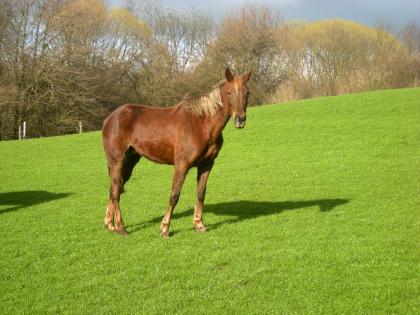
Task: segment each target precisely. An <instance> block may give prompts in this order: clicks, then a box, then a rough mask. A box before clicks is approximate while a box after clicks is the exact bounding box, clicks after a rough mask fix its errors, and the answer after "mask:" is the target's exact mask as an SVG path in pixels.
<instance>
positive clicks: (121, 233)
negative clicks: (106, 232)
mask: <svg viewBox="0 0 420 315" xmlns="http://www.w3.org/2000/svg"><path fill="white" fill-rule="evenodd" d="M115 232H117V233H118V234H120V235H122V236H125V235H127V234H128V233H127V230H126V229H125V228H124V227H123V228H121V229H119V230H116V231H115Z"/></svg>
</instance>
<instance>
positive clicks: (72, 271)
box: [0, 89, 420, 314]
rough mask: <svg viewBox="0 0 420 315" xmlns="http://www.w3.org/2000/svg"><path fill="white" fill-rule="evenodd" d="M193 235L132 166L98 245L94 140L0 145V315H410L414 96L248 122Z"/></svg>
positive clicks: (151, 179) (346, 102)
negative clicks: (117, 217)
mask: <svg viewBox="0 0 420 315" xmlns="http://www.w3.org/2000/svg"><path fill="white" fill-rule="evenodd" d="M224 136H225V144H224V148H223V150H222V151H221V154H220V156H219V158H218V159H217V161H216V164H215V167H214V168H213V171H212V174H211V176H210V179H209V183H208V189H207V199H206V209H205V214H204V215H205V216H204V219H205V223H206V224H207V226H208V228H209V231H208V232H207V233H206V234H198V233H196V232H194V230H193V226H192V207H193V205H194V201H195V173H196V171H195V170H191V172H190V174H189V176H188V178H187V180H186V183H185V185H184V188H183V191H182V194H181V199H180V202H179V204H178V206H177V208H176V209H175V214H174V219H173V221H172V225H171V230H172V232H173V236H172V237H171V238H170V239H168V240H165V239H162V238H161V237H160V236H159V223H160V220H161V218H162V216H163V214H164V212H165V209H166V205H167V199H168V196H169V190H170V186H171V177H172V167H170V166H164V165H157V164H153V163H151V162H149V161H146V160H142V161H141V162H140V164H139V165H138V166H137V167H136V169H135V172H134V174H133V177H132V179H131V180H130V182H129V183H128V184H127V187H126V188H127V191H126V193H125V194H124V195H123V196H122V201H121V206H122V209H123V217H124V220H125V223H126V226H127V230H128V232H129V235H128V236H126V237H121V236H119V235H116V234H112V233H109V232H107V231H106V230H105V229H104V227H103V215H104V210H105V206H106V201H107V191H108V178H107V170H106V164H105V159H104V156H103V152H102V147H101V138H100V133H99V132H93V133H86V134H83V135H74V136H65V137H53V138H45V139H35V140H25V141H10V142H2V143H0V248H1V251H0V257H1V258H0V279H1V286H0V302H1V303H0V313H1V314H17V313H27V314H35V313H42V314H46V313H51V314H57V313H80V314H115V313H120V314H121V313H122V314H125V313H129V314H139V313H144V314H162V313H168V314H175V313H180V314H184V313H185V314H226V313H230V314H271V313H272V314H281V313H285V314H290V313H295V314H337V313H340V314H342V313H347V314H387V313H397V314H418V313H419V311H420V297H419V296H420V265H419V259H420V247H419V240H420V227H419V223H420V89H403V90H389V91H378V92H373V93H366V94H356V95H347V96H340V97H328V98H319V99H313V100H305V101H299V102H293V103H288V104H283V105H277V106H276V105H273V106H263V107H257V108H251V109H250V110H249V113H248V123H247V126H246V128H245V129H243V130H235V129H234V128H233V127H232V124H231V123H229V125H228V127H227V128H226V130H225V133H224Z"/></svg>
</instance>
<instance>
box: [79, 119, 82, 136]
mask: <svg viewBox="0 0 420 315" xmlns="http://www.w3.org/2000/svg"><path fill="white" fill-rule="evenodd" d="M82 131H83V128H82V122H81V121H79V133H82Z"/></svg>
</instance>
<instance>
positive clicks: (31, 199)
mask: <svg viewBox="0 0 420 315" xmlns="http://www.w3.org/2000/svg"><path fill="white" fill-rule="evenodd" d="M69 195H71V194H70V193H51V192H48V191H37V190H29V191H12V192H3V193H0V207H1V206H4V205H6V206H11V207H9V208H6V209H1V210H0V214H4V213H7V212H12V211H17V210H20V209H23V208H27V207H30V206H34V205H37V204H41V203H44V202H49V201H52V200H57V199H61V198H66V197H68V196H69Z"/></svg>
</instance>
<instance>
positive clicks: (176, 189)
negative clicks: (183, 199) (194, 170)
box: [160, 165, 189, 237]
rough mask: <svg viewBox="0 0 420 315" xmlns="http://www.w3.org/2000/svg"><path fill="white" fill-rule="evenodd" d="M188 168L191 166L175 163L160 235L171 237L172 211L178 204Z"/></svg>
mask: <svg viewBox="0 0 420 315" xmlns="http://www.w3.org/2000/svg"><path fill="white" fill-rule="evenodd" d="M188 169H189V167H188V166H187V165H175V172H174V177H173V180H172V190H171V194H170V196H169V206H168V210H167V211H166V214H165V216H164V217H163V220H162V223H161V225H160V235H162V236H163V237H169V225H170V223H171V217H172V213H173V211H174V208H175V206H176V204H177V203H178V199H179V194H180V192H181V188H182V184H183V183H184V180H185V177H186V176H187V173H188Z"/></svg>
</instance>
